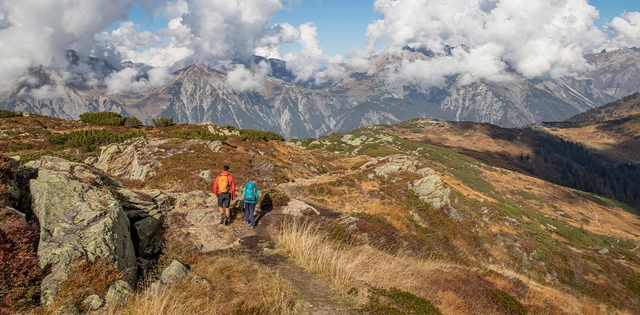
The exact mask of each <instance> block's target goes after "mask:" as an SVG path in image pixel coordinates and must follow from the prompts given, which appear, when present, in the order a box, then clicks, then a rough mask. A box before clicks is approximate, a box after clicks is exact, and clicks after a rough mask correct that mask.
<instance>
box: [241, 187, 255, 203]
mask: <svg viewBox="0 0 640 315" xmlns="http://www.w3.org/2000/svg"><path fill="white" fill-rule="evenodd" d="M244 201H246V202H251V203H253V202H256V201H257V200H256V183H254V182H247V186H246V187H245V188H244Z"/></svg>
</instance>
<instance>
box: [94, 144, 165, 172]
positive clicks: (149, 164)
mask: <svg viewBox="0 0 640 315" xmlns="http://www.w3.org/2000/svg"><path fill="white" fill-rule="evenodd" d="M158 164H159V162H158V161H157V160H156V159H155V158H153V155H152V154H151V150H150V149H149V143H148V142H147V139H145V138H134V139H129V140H127V141H125V142H123V143H118V144H110V145H107V146H104V147H102V151H100V157H99V158H98V161H97V162H95V164H94V166H95V167H96V168H99V169H101V170H103V171H105V172H106V173H108V174H111V175H113V176H118V177H121V178H126V179H134V180H140V181H143V180H145V179H146V178H147V177H150V176H153V175H155V171H154V167H156V166H157V165H158Z"/></svg>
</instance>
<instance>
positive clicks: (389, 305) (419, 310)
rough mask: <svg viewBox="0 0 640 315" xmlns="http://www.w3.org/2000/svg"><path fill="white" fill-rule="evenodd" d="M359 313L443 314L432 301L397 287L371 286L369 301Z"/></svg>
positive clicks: (397, 314) (399, 314) (394, 314)
mask: <svg viewBox="0 0 640 315" xmlns="http://www.w3.org/2000/svg"><path fill="white" fill-rule="evenodd" d="M357 313H358V314H367V315H368V314H371V315H373V314H388V315H403V314H417V315H441V314H442V312H440V310H439V309H438V308H437V307H436V306H435V305H433V303H431V301H429V300H427V299H425V298H422V297H419V296H416V295H414V294H411V293H409V292H405V291H402V290H398V289H396V288H391V289H389V290H385V289H381V288H376V287H370V288H369V302H368V303H367V304H365V305H364V306H363V307H361V308H359V309H358V310H357Z"/></svg>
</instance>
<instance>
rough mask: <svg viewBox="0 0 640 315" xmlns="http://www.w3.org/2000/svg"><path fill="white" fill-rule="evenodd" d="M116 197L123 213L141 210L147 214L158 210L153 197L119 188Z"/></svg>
mask: <svg viewBox="0 0 640 315" xmlns="http://www.w3.org/2000/svg"><path fill="white" fill-rule="evenodd" d="M117 197H118V199H119V200H120V202H121V204H122V207H123V208H124V209H125V211H129V210H142V211H144V212H147V213H149V212H151V211H153V210H157V209H158V205H157V204H156V203H155V202H154V201H153V197H151V196H149V195H147V194H145V193H142V192H134V191H133V190H129V189H125V188H120V189H118V196H117Z"/></svg>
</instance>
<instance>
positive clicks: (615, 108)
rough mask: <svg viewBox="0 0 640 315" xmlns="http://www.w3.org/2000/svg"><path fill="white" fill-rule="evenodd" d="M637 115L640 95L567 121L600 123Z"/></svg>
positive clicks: (639, 106)
mask: <svg viewBox="0 0 640 315" xmlns="http://www.w3.org/2000/svg"><path fill="white" fill-rule="evenodd" d="M637 115H640V93H636V94H632V95H629V96H627V97H624V98H622V99H621V100H618V101H616V102H613V103H609V104H606V105H603V106H600V107H597V108H592V109H590V110H588V111H586V112H583V113H580V114H577V115H575V116H573V117H571V118H569V119H567V120H566V121H567V122H572V123H589V122H596V123H600V122H605V121H610V120H618V119H621V118H626V117H630V116H637Z"/></svg>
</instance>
